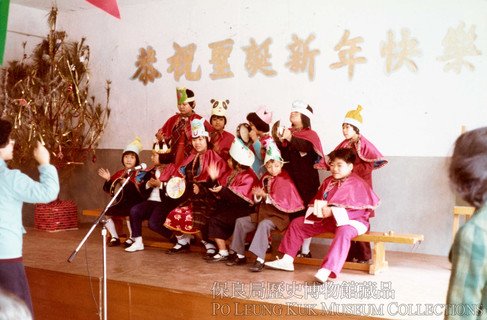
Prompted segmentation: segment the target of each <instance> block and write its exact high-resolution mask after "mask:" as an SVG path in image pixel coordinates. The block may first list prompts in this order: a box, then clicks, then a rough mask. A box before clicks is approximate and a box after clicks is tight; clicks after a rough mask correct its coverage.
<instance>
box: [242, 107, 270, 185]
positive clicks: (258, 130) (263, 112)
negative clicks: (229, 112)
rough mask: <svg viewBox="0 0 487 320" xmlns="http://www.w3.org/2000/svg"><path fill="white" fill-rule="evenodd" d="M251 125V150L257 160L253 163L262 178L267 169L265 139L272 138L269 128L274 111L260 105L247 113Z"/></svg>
mask: <svg viewBox="0 0 487 320" xmlns="http://www.w3.org/2000/svg"><path fill="white" fill-rule="evenodd" d="M247 121H248V122H249V125H250V128H251V130H250V132H249V137H250V140H251V141H252V147H251V150H252V151H253V152H254V154H255V161H254V164H253V165H252V168H253V169H254V171H255V173H256V174H257V176H258V177H259V178H260V177H261V176H262V175H263V174H264V172H265V170H264V169H263V164H264V163H263V159H264V157H265V147H264V141H266V140H267V139H269V138H270V135H269V130H270V127H269V125H270V123H271V122H272V112H270V111H269V110H268V109H267V107H266V106H260V107H259V109H258V110H257V111H256V112H251V113H249V114H248V115H247Z"/></svg>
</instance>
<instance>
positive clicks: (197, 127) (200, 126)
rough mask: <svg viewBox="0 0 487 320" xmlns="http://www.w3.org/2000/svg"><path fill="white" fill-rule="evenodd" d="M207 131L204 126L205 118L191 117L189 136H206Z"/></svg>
mask: <svg viewBox="0 0 487 320" xmlns="http://www.w3.org/2000/svg"><path fill="white" fill-rule="evenodd" d="M208 136H209V134H208V131H206V128H205V120H204V119H193V120H192V121H191V137H192V138H198V137H208Z"/></svg>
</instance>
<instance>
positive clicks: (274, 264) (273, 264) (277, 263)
mask: <svg viewBox="0 0 487 320" xmlns="http://www.w3.org/2000/svg"><path fill="white" fill-rule="evenodd" d="M265 265H266V267H269V268H272V269H277V270H284V271H294V264H293V263H292V262H284V260H282V259H279V258H278V259H277V260H274V261H268V262H266V263H265Z"/></svg>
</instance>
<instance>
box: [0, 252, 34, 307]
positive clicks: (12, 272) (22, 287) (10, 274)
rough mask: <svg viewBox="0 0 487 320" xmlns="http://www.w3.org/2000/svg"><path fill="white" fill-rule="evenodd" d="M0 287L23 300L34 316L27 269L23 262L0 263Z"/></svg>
mask: <svg viewBox="0 0 487 320" xmlns="http://www.w3.org/2000/svg"><path fill="white" fill-rule="evenodd" d="M0 286H1V287H2V288H3V289H5V290H6V291H8V292H11V293H13V294H15V295H16V296H17V297H19V298H20V299H22V300H23V301H24V302H25V304H26V305H27V307H28V308H29V310H30V312H31V313H32V314H34V310H33V308H32V299H31V297H30V290H29V283H28V282H27V276H26V275H25V268H24V264H23V263H22V262H1V261H0Z"/></svg>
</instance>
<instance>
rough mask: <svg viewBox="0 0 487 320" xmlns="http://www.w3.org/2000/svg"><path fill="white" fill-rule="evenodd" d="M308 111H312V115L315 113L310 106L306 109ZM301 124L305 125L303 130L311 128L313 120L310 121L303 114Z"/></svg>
mask: <svg viewBox="0 0 487 320" xmlns="http://www.w3.org/2000/svg"><path fill="white" fill-rule="evenodd" d="M306 109H308V110H309V111H311V113H313V108H311V106H310V105H308V106H307V107H306ZM301 123H302V124H303V128H304V129H306V128H311V120H310V118H309V117H308V116H307V115H305V114H302V113H301Z"/></svg>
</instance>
